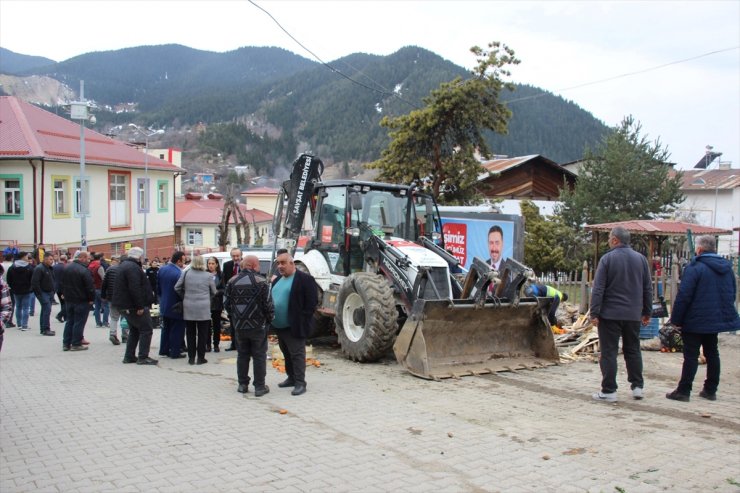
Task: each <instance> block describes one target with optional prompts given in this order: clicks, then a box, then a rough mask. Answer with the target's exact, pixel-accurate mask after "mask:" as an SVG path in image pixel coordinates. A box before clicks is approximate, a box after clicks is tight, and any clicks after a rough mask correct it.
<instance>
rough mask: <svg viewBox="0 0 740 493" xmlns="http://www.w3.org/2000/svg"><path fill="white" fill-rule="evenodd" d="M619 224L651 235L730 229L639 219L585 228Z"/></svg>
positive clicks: (591, 227) (717, 232)
mask: <svg viewBox="0 0 740 493" xmlns="http://www.w3.org/2000/svg"><path fill="white" fill-rule="evenodd" d="M617 226H621V227H623V228H624V229H626V230H627V231H629V232H630V233H634V234H643V235H653V236H674V235H684V234H686V230H688V229H690V230H691V233H692V234H695V235H697V234H699V235H706V234H711V235H729V234H732V231H731V230H729V229H721V228H712V227H709V226H702V225H700V224H692V223H685V222H681V221H661V220H641V219H636V220H632V221H621V222H616V223H602V224H587V225H586V227H585V229H586V230H588V231H611V230H612V229H613V228H615V227H617Z"/></svg>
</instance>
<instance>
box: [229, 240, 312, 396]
mask: <svg viewBox="0 0 740 493" xmlns="http://www.w3.org/2000/svg"><path fill="white" fill-rule="evenodd" d="M259 268H260V261H259V259H258V258H257V257H256V256H254V255H247V256H246V257H245V258H244V260H242V264H241V270H240V272H239V274H238V275H237V276H236V277H232V278H231V281H230V282H229V284H227V285H226V300H227V301H226V306H227V309H228V310H229V311H230V312H231V313H232V314H233V320H234V332H235V333H236V349H237V351H238V354H237V357H236V376H237V378H238V381H239V387H238V388H237V391H238V392H241V393H242V394H245V393H247V391H248V389H249V360H250V359H251V360H252V361H253V362H254V363H253V364H254V395H255V397H261V396H263V395H265V394H266V393H268V392H269V391H270V388H269V387H268V386H267V385H265V375H266V374H267V324H269V323H270V322H271V321H272V317H273V312H274V309H273V306H272V299H271V298H270V285H269V284H268V281H267V279H265V278H264V277H263V276H262V275H260V273H259ZM304 366H305V365H304ZM286 368H287V365H286Z"/></svg>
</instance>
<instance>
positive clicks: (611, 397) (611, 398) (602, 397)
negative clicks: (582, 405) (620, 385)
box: [591, 392, 617, 402]
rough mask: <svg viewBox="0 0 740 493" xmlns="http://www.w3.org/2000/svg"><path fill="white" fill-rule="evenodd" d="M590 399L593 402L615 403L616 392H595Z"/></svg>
mask: <svg viewBox="0 0 740 493" xmlns="http://www.w3.org/2000/svg"><path fill="white" fill-rule="evenodd" d="M591 397H593V398H594V400H597V401H606V402H617V393H616V392H611V393H609V394H605V393H604V392H596V393H595V394H593V395H592V396H591Z"/></svg>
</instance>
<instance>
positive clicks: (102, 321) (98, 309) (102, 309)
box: [93, 289, 109, 327]
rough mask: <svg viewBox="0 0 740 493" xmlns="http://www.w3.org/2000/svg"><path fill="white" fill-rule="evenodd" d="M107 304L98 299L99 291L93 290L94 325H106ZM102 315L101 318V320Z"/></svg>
mask: <svg viewBox="0 0 740 493" xmlns="http://www.w3.org/2000/svg"><path fill="white" fill-rule="evenodd" d="M108 311H109V310H108V302H107V301H106V300H104V299H103V298H101V297H100V289H96V290H95V306H94V307H93V315H94V316H95V325H97V326H98V327H99V326H101V325H108ZM101 315H102V318H101Z"/></svg>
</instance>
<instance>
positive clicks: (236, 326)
mask: <svg viewBox="0 0 740 493" xmlns="http://www.w3.org/2000/svg"><path fill="white" fill-rule="evenodd" d="M493 233H496V234H497V232H496V231H493ZM609 248H610V250H609V252H607V253H606V254H605V255H604V256H603V257H602V258H601V260H600V261H599V264H598V267H597V269H596V275H595V277H594V281H593V287H592V292H591V308H590V313H591V321H592V323H593V325H594V326H596V327H597V328H598V334H599V342H600V347H601V353H600V358H599V364H600V368H601V373H602V381H601V389H600V391H598V392H596V393H594V394H593V398H594V399H595V400H597V401H605V402H616V401H617V388H618V384H617V355H618V350H619V342H620V339H621V342H622V344H621V345H622V351H623V354H624V360H625V365H626V368H627V380H628V381H629V384H630V388H631V392H632V397H633V398H634V399H642V398H643V397H644V393H643V389H644V384H645V382H644V377H643V365H642V356H641V353H640V341H639V331H640V325H641V324H642V325H646V324H647V323H648V322H649V321H650V318H651V312H652V284H651V275H650V268H649V265H648V261H647V259H646V258H645V257H644V256H643V255H641V254H640V253H638V252H636V251H634V250H633V249H632V248H631V247H630V234H629V232H628V231H627V230H625V229H624V228H621V227H617V228H614V229H613V230H612V231H611V233H610V235H609ZM695 254H696V256H695V257H694V259H693V260H692V261H691V263H690V264H689V265H687V266H686V270H685V273H684V275H683V278H682V282H681V285H680V288H679V291H678V293H677V295H676V297H675V300H674V304H673V310H672V314H671V319H670V321H671V323H672V324H673V325H675V326H676V327H678V328H680V330H681V334H682V338H683V355H684V362H683V369H682V373H681V379H680V381H679V383H678V386H677V388H676V390H674V391H672V392H670V393H668V394H667V395H666V397H667V398H668V399H671V400H676V401H684V402H685V401H688V400H689V399H690V395H691V391H692V386H693V380H694V378H695V375H696V372H697V366H698V364H697V361H698V357H699V351H700V349H702V350H703V352H704V356H705V358H706V360H707V377H706V379H705V381H704V385H703V387H702V390H701V391H700V392H699V396H700V397H703V398H705V399H709V400H715V399H716V398H717V397H716V395H717V389H718V386H719V378H720V358H719V350H718V347H717V346H718V338H717V335H718V333H720V332H726V331H736V330H740V317H739V316H738V312H737V310H736V308H735V304H734V303H735V296H736V292H737V285H736V281H735V275H734V273H733V271H732V266H731V264H730V263H729V262H728V261H727V260H725V259H723V258H722V257H720V256H719V255H717V253H716V243H715V239H714V237H712V236H701V237H700V238H698V240H697V245H696V250H695ZM143 255H144V251H143V250H142V249H141V248H139V247H134V248H131V249H129V250H128V251H127V252H126V255H122V256H120V257H118V256H115V255H114V256H112V257H111V259H110V263H108V262H107V261H106V259H105V258H103V255H102V254H100V253H90V252H87V251H83V250H78V251H76V252H74V256H73V258H72V261H69V260H68V258H67V256H66V255H59V256H57V255H52V254H45V251H44V249H43V246H42V245H40V246H39V247H38V248H36V249H34V251H33V252H31V253H26V252H6V254H5V260H4V261H3V264H2V267H0V269H1V270H0V274H2V276H0V349H1V348H2V341H3V339H2V338H3V333H4V330H5V328H12V327H18V329H19V330H21V331H27V330H29V326H28V324H29V318H30V317H34V315H35V305H36V301H38V304H39V306H40V310H39V317H38V329H39V332H40V334H41V335H44V336H55V335H56V334H55V332H54V331H53V330H51V325H50V317H51V311H52V305H54V304H57V305H59V306H60V311H59V313H58V314H57V315H56V318H57V320H58V321H59V322H64V324H65V325H64V333H63V336H62V349H63V350H64V351H85V350H87V349H88V347H89V342H88V341H87V340H86V339H85V336H84V333H85V325H86V322H87V320H88V317H89V315H90V312H91V311H92V312H93V315H94V318H95V325H96V327H107V328H109V331H110V334H109V340H110V341H111V343H112V344H114V345H119V344H121V343H125V344H126V349H125V353H124V357H123V363H125V364H128V363H136V364H138V365H156V364H158V360H156V359H154V358H152V357H150V355H149V351H150V346H151V341H152V337H153V332H154V322H153V319H152V316H151V311H150V310H151V308H152V305H154V304H155V303H157V302H158V303H159V310H160V317H161V336H160V344H159V356H161V357H168V358H171V359H178V358H184V357H186V356H187V358H188V364H190V365H202V364H206V363H208V361H207V360H206V358H205V354H206V353H207V352H210V351H214V352H219V342H220V340H221V331H222V313H223V311H224V309H225V311H226V314H227V317H228V322H229V323H228V325H229V328H230V329H229V334H230V335H231V337H230V339H231V345H230V346H229V347H228V348H226V350H236V351H237V364H236V369H237V380H238V387H237V391H238V392H241V393H246V392H248V391H249V386H250V383H251V382H252V381H253V386H254V394H255V396H258V397H259V396H262V395H265V394H266V393H268V392H269V391H270V389H269V387H268V386H267V385H266V383H265V375H266V364H267V346H268V343H267V336H268V333H275V334H277V337H278V344H279V346H280V349H281V351H282V352H283V355H284V357H285V368H286V373H287V378H286V379H285V380H284V381H283V382H281V383H279V384H278V387H281V388H286V387H291V388H292V394H293V395H301V394H303V393H305V392H306V389H307V387H306V379H305V368H306V365H305V360H306V338H307V337H308V335H309V334H310V333H311V332H312V325H313V323H314V317H313V315H314V310H315V309H316V306H317V304H318V289H317V286H316V282H315V280H314V279H313V277H311V276H310V275H309V274H306V273H304V272H302V271H300V270H298V269H296V265H295V262H294V260H293V257H292V256H291V255H290V254H289V253H288V252H287V251H286V250H278V252H277V257H276V262H275V265H274V270H273V272H272V273H271V276H270V277H271V278H270V279H267V278H266V277H265V276H263V275H261V274H260V272H259V260H258V258H257V257H255V256H253V255H247V256H246V257H244V258H242V252H241V250H239V249H238V248H234V249H233V250H232V251H231V252H230V256H231V260H229V261H227V262H225V263H224V266H223V270H222V269H221V268H220V266H219V263H218V260H217V259H216V258H214V257H204V256H195V257H194V258H193V259H192V262H189V260H188V258H187V256H186V255H185V253H184V252H181V251H176V252H174V253H173V254H172V256H171V258H170V259H169V260H168V262H167V263H165V265H163V266H161V267H160V262H159V261H158V259H155V261H153V262H147V261H146V260H145V259H144V261H142V260H143ZM188 264H189V266H188ZM6 281H7V282H6ZM529 289H530V292H529V293H527V294H528V295H534V296H551V297H553V298H554V299H555V301H556V302H559V301H561V300H563V301H564V300H566V299H567V297H566V296H565V295H564V294H563V293H560V292H559V291H557V290H555V289H554V288H552V287H549V286H546V285H537V284H536V285H533V286H531V287H530V288H529ZM55 295H56V296H57V297H58V299H59V301H56V300H55ZM555 309H557V305H554V309H553V310H552V311H551V312H550V313H549V314H548V316H549V318H550V323H551V324H554V323H555V320H554V314H555ZM13 313H15V324H14V323H13V321H12V315H13ZM124 322H125V323H124ZM119 328H120V329H121V339H119V338H118V330H119ZM250 363H251V366H252V368H253V373H252V376H253V378H252V377H250V373H249V369H250Z"/></svg>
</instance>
